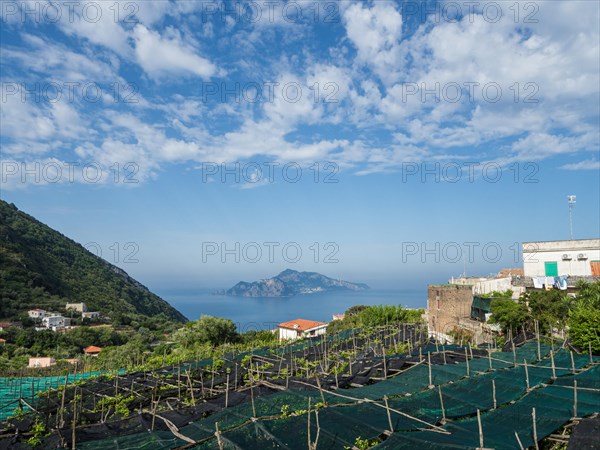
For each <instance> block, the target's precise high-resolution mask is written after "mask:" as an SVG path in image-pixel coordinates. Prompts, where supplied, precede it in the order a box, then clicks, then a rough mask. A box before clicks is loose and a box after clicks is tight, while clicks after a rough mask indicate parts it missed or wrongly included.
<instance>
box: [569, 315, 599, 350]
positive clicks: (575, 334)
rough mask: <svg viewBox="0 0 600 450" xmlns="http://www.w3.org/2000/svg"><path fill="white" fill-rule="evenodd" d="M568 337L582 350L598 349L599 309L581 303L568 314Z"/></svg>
mask: <svg viewBox="0 0 600 450" xmlns="http://www.w3.org/2000/svg"><path fill="white" fill-rule="evenodd" d="M569 338H570V339H571V342H572V343H573V344H574V345H575V346H577V347H579V348H580V349H581V350H582V351H585V350H587V349H588V348H589V345H590V344H591V345H592V350H593V351H594V352H598V351H600V309H598V308H592V307H590V306H585V305H581V306H578V307H577V308H575V309H574V310H572V311H571V313H570V314H569Z"/></svg>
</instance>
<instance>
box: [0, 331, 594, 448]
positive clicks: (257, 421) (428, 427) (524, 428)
mask: <svg viewBox="0 0 600 450" xmlns="http://www.w3.org/2000/svg"><path fill="white" fill-rule="evenodd" d="M599 371H600V368H599V366H598V361H597V358H596V357H594V356H593V355H592V354H591V353H586V354H577V353H574V352H572V351H570V350H569V349H568V348H567V347H565V346H564V345H563V343H558V342H556V341H552V340H551V339H544V338H541V339H540V338H537V339H536V338H534V339H527V340H524V341H523V342H516V340H514V341H511V342H509V343H508V344H507V345H506V346H504V348H503V349H502V348H496V347H495V346H489V347H484V348H472V347H470V346H469V345H466V346H462V345H442V344H441V343H436V342H431V341H429V340H428V338H427V332H426V330H425V329H424V328H423V326H422V325H414V324H411V325H407V324H393V325H387V326H382V327H375V328H370V329H355V330H345V331H341V332H339V333H337V334H334V335H327V336H322V337H319V338H313V339H306V340H302V341H298V342H293V343H290V344H287V345H281V346H276V347H273V348H257V349H252V350H251V351H249V352H244V353H238V354H235V353H227V352H224V353H223V354H222V355H221V356H220V357H219V358H211V359H204V360H198V361H186V362H181V363H180V364H177V365H171V366H165V367H162V368H160V369H158V370H153V371H129V372H121V373H118V372H114V373H104V374H100V373H94V374H79V375H76V374H71V375H70V377H69V378H67V377H66V376H62V377H53V378H52V379H50V380H48V379H46V378H37V379H35V380H33V379H23V378H21V379H17V378H14V377H13V378H4V379H2V381H1V383H3V384H2V388H1V389H2V392H3V394H2V397H1V398H0V401H1V402H2V404H1V405H0V408H1V409H0V411H2V412H3V414H5V417H6V416H9V415H10V416H12V417H11V418H9V419H7V420H5V421H4V422H2V425H1V428H0V448H17V449H18V448H31V447H36V448H40V449H46V448H47V449H50V448H61V447H64V448H78V449H113V448H117V449H143V448H149V449H150V448H151V449H153V450H156V449H171V448H180V449H184V448H215V449H223V448H244V449H247V448H257V449H262V448H282V449H309V450H310V449H317V448H318V449H340V448H358V449H366V448H377V449H379V448H414V447H415V446H419V447H422V448H484V447H485V448H497V449H501V448H507V449H508V448H511V449H512V448H517V449H518V448H526V447H528V446H533V445H536V443H537V442H539V441H542V440H546V441H545V442H550V443H551V442H555V443H566V442H568V438H569V435H568V434H567V432H566V431H565V432H563V433H562V434H557V433H558V430H560V429H561V428H563V426H565V425H567V428H565V429H564V430H567V429H569V427H572V426H573V425H575V424H577V423H578V422H579V421H580V420H581V419H580V418H582V417H586V416H589V415H591V414H593V413H597V412H598V411H599V410H600V406H599V405H600V372H599Z"/></svg>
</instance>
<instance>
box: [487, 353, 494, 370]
mask: <svg viewBox="0 0 600 450" xmlns="http://www.w3.org/2000/svg"><path fill="white" fill-rule="evenodd" d="M488 362H489V364H490V371H492V370H494V367H493V366H492V349H491V347H488Z"/></svg>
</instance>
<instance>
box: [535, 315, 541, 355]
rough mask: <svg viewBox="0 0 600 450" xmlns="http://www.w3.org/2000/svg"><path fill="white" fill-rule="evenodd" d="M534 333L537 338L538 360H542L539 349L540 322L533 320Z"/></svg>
mask: <svg viewBox="0 0 600 450" xmlns="http://www.w3.org/2000/svg"><path fill="white" fill-rule="evenodd" d="M535 335H536V338H537V352H538V361H541V360H542V350H541V349H540V323H539V322H538V321H537V319H536V320H535Z"/></svg>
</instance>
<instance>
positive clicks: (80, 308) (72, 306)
mask: <svg viewBox="0 0 600 450" xmlns="http://www.w3.org/2000/svg"><path fill="white" fill-rule="evenodd" d="M65 309H66V310H67V311H69V310H72V311H77V312H80V313H84V312H87V310H88V307H87V305H86V304H85V303H67V306H65Z"/></svg>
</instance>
